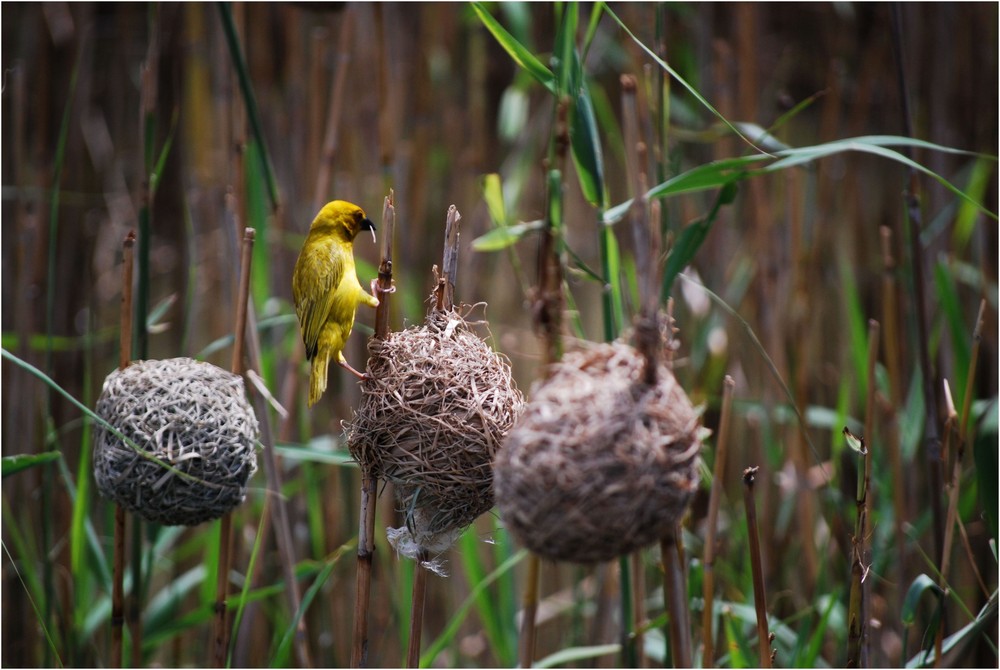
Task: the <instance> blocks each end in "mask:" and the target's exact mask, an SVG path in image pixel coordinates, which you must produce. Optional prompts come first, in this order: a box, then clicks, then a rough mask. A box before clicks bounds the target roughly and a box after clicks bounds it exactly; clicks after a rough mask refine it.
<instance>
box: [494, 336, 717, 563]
mask: <svg viewBox="0 0 1000 670" xmlns="http://www.w3.org/2000/svg"><path fill="white" fill-rule="evenodd" d="M644 366H645V359H644V358H643V357H642V356H641V355H640V354H639V353H638V352H637V351H636V350H635V349H633V348H632V347H631V346H628V345H626V344H623V343H620V342H616V343H614V344H604V345H598V346H596V347H594V348H592V349H589V350H586V351H577V352H572V353H568V354H567V355H566V356H565V357H564V358H563V359H562V361H561V362H559V363H557V364H555V365H554V366H553V368H552V374H551V375H550V376H549V378H548V379H546V380H545V381H544V382H542V383H540V384H539V385H538V386H536V388H534V389H533V390H532V399H531V401H530V402H529V403H528V405H527V407H526V408H525V410H524V413H523V414H522V416H521V418H520V420H519V421H518V423H517V425H516V426H515V427H514V429H513V430H511V432H510V433H509V434H508V436H507V440H506V442H505V444H504V448H503V449H501V451H500V454H499V455H498V457H497V462H496V471H495V473H494V477H495V488H496V500H497V506H498V508H499V511H500V515H501V517H502V519H503V521H504V524H505V526H506V527H507V528H508V530H510V532H511V533H513V534H514V536H515V537H516V538H517V540H518V541H519V542H520V543H521V544H523V545H525V546H526V547H528V548H529V549H531V550H532V551H533V552H535V553H536V554H538V555H540V556H543V557H545V558H549V559H553V560H560V561H571V562H575V563H595V562H599V561H606V560H609V559H611V558H614V557H616V556H621V555H624V554H627V553H630V552H632V551H634V550H636V549H639V548H641V547H644V546H646V545H648V544H650V543H652V542H654V541H656V540H658V539H659V538H661V537H662V536H663V535H664V534H665V532H666V531H667V529H668V528H670V526H671V525H672V524H674V523H675V522H676V521H678V520H679V519H680V518H681V516H683V514H684V512H685V510H686V509H687V506H688V504H689V503H690V501H691V498H692V496H693V495H694V493H695V490H696V488H697V485H698V454H699V451H700V447H701V439H702V429H701V428H700V427H699V420H698V415H697V413H696V412H695V410H694V408H693V407H692V406H691V402H690V400H688V397H687V395H686V394H685V393H684V391H683V390H682V389H681V387H680V386H679V385H678V384H677V381H676V379H674V376H673V374H672V373H671V372H670V371H669V370H668V369H667V368H666V367H665V366H664V365H662V364H661V365H660V366H659V367H658V369H657V382H656V384H655V385H653V386H649V385H647V384H645V383H643V381H642V378H643V371H644Z"/></svg>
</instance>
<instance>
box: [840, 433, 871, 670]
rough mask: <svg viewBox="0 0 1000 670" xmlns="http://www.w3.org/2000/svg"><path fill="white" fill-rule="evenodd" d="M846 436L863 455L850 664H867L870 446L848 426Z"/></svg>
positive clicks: (851, 605) (854, 539) (854, 552)
mask: <svg viewBox="0 0 1000 670" xmlns="http://www.w3.org/2000/svg"><path fill="white" fill-rule="evenodd" d="M844 437H845V438H846V439H847V442H848V444H849V445H850V446H851V448H852V449H853V450H854V451H855V452H857V454H858V455H859V456H860V462H859V463H858V476H857V483H856V485H855V491H856V493H855V506H856V509H857V514H856V517H855V522H854V536H853V537H852V538H851V587H850V596H849V598H848V605H847V667H848V668H858V667H866V666H865V665H864V664H863V661H862V648H863V647H864V638H865V636H866V635H867V625H866V622H865V614H864V609H865V608H864V591H863V588H862V587H863V584H864V581H865V579H866V577H867V576H868V575H867V572H868V570H867V567H866V566H865V563H864V551H865V550H864V546H865V526H866V525H867V509H866V507H865V499H866V497H867V496H866V493H867V487H866V479H865V470H866V469H867V467H868V448H867V446H866V445H865V438H864V437H857V436H855V435H853V434H852V433H851V431H850V430H848V429H847V428H846V427H845V428H844Z"/></svg>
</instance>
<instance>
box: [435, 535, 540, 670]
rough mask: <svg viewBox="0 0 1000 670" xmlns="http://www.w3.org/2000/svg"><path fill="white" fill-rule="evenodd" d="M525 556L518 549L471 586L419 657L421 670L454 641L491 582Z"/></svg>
mask: <svg viewBox="0 0 1000 670" xmlns="http://www.w3.org/2000/svg"><path fill="white" fill-rule="evenodd" d="M527 555H528V550H527V549H519V550H518V551H517V553H515V554H513V555H512V556H511V557H510V558H508V559H507V560H506V561H504V562H503V563H501V564H500V565H498V566H497V568H496V569H495V570H493V572H491V573H490V574H488V575H487V576H486V577H485V578H484V579H483V580H481V581H480V582H478V583H477V584H476V585H475V586H473V588H472V590H471V591H470V592H469V595H468V596H466V597H465V600H463V601H462V604H461V605H459V606H458V609H456V610H455V613H454V614H453V615H452V617H451V619H449V620H448V623H447V625H445V627H444V630H443V631H442V632H441V634H440V635H439V636H438V637H437V639H435V640H434V641H433V642H431V643H430V644H429V645H428V646H427V651H425V652H424V653H423V654H422V655H421V656H420V667H421V668H429V667H431V665H433V664H434V662H435V661H436V660H437V657H438V655H439V654H440V653H441V652H442V651H444V649H445V648H446V647H447V646H448V645H450V644H451V643H452V642H453V641H454V640H455V639H456V636H457V635H458V632H459V628H460V627H461V625H462V623H463V622H464V621H465V617H466V616H467V615H468V612H469V610H470V609H472V607H473V606H475V604H476V599H477V598H479V597H480V594H482V593H485V592H486V589H488V588H489V587H490V585H491V584H493V582H495V581H497V580H498V579H500V578H501V577H503V576H504V575H505V574H507V573H508V572H509V571H510V570H512V569H513V568H514V566H515V565H517V564H518V563H520V562H521V561H523V560H524V559H525V557H526V556H527Z"/></svg>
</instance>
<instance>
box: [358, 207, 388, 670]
mask: <svg viewBox="0 0 1000 670" xmlns="http://www.w3.org/2000/svg"><path fill="white" fill-rule="evenodd" d="M395 228H396V207H395V204H394V203H393V192H392V189H389V195H388V196H386V198H385V201H384V202H383V205H382V253H381V262H380V263H379V267H378V285H377V286H378V288H377V291H378V296H377V297H378V299H379V303H378V307H376V308H375V339H377V340H384V339H385V338H386V337H387V336H388V335H389V298H390V296H391V295H392V290H393V287H392V238H393V234H394V232H395ZM377 498H378V481H377V480H376V478H375V477H374V476H372V473H371V472H369V471H368V470H367V469H366V468H362V472H361V509H360V518H359V522H358V569H357V578H356V583H355V594H354V634H353V636H352V641H351V667H352V668H360V667H364V666H365V664H366V663H367V655H368V608H369V601H370V599H371V585H372V559H373V557H374V555H375V502H376V500H377Z"/></svg>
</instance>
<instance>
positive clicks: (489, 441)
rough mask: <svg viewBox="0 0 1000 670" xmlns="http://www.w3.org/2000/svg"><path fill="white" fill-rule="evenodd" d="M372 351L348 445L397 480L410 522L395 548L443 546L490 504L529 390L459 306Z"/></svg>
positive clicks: (370, 466)
mask: <svg viewBox="0 0 1000 670" xmlns="http://www.w3.org/2000/svg"><path fill="white" fill-rule="evenodd" d="M370 352H371V357H370V358H369V361H368V369H367V374H368V379H367V380H366V381H365V382H364V383H363V384H362V397H361V402H360V404H359V406H358V408H357V410H356V411H355V413H354V418H353V421H352V422H351V424H350V425H349V426H347V429H348V447H349V448H350V451H351V454H352V455H353V456H354V458H355V459H356V460H357V461H358V463H359V464H360V465H361V466H362V467H363V468H366V469H367V471H369V472H370V473H371V474H372V475H373V476H375V477H378V478H380V479H386V480H388V481H391V482H392V483H393V484H394V485H395V489H396V493H397V497H398V503H399V509H400V511H401V512H402V513H403V514H404V517H405V519H406V531H407V532H406V533H404V534H402V536H400V537H398V539H399V542H397V543H396V544H395V545H394V546H395V547H396V549H397V551H399V552H400V553H403V554H405V555H411V554H413V555H415V554H416V553H418V552H419V551H420V550H424V551H428V552H440V551H443V550H445V549H447V548H448V547H449V546H450V545H451V543H452V542H453V541H454V539H455V538H456V537H457V536H458V532H459V531H460V530H461V529H464V528H465V527H466V526H468V525H469V524H470V523H472V522H473V521H474V520H475V519H476V517H478V516H479V515H480V514H482V513H483V512H486V511H487V510H489V509H490V508H491V507H492V506H493V469H492V463H493V459H494V457H495V456H496V453H497V451H498V450H499V449H500V446H501V444H502V443H503V439H504V436H505V435H506V434H507V431H509V430H510V428H511V426H513V425H514V421H515V419H516V418H517V415H518V413H519V412H520V411H521V408H522V406H523V403H524V399H523V396H522V395H521V392H520V391H519V390H518V389H517V386H516V385H515V384H514V381H513V379H512V378H511V373H510V365H509V364H508V362H507V360H506V359H505V358H504V357H503V356H502V355H500V354H498V353H497V352H495V351H494V350H493V349H492V348H491V347H490V346H489V345H488V344H487V343H486V342H484V341H483V340H482V339H480V338H479V336H478V335H476V333H474V332H473V331H472V328H471V326H470V324H469V323H468V322H467V321H466V320H465V318H464V317H463V315H461V314H460V313H459V312H457V311H454V310H434V311H432V312H431V313H430V314H429V315H428V317H427V320H426V322H425V323H424V324H423V325H421V326H415V327H411V328H408V329H406V330H404V331H401V332H397V333H390V334H389V336H388V337H387V338H386V339H385V340H372V342H371V345H370ZM411 557H415V556H411Z"/></svg>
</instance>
